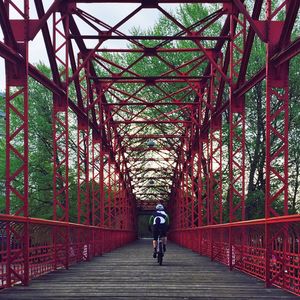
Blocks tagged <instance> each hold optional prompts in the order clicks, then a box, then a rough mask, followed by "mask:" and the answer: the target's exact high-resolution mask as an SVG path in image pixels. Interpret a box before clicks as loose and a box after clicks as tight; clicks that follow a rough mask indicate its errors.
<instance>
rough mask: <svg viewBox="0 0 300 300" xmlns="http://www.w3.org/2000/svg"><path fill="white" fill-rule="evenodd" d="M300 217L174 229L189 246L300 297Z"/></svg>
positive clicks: (176, 237)
mask: <svg viewBox="0 0 300 300" xmlns="http://www.w3.org/2000/svg"><path fill="white" fill-rule="evenodd" d="M299 221H300V216H299V215H291V216H285V217H274V218H270V219H259V220H252V221H244V222H235V223H228V224H220V225H209V226H203V227H198V228H193V229H184V230H174V231H172V232H171V234H170V238H171V239H172V240H173V241H174V242H176V243H178V244H180V245H182V246H184V247H187V248H189V249H192V250H193V251H195V252H197V253H199V254H200V255H205V256H208V257H210V258H211V260H212V261H218V262H220V263H223V264H225V265H227V266H228V267H229V268H230V269H237V270H240V271H242V272H245V273H247V274H249V275H251V276H254V277H257V278H259V279H261V280H264V281H265V283H266V286H270V285H274V286H277V287H280V288H283V289H285V290H287V291H289V292H292V293H294V294H296V295H298V296H300V223H299Z"/></svg>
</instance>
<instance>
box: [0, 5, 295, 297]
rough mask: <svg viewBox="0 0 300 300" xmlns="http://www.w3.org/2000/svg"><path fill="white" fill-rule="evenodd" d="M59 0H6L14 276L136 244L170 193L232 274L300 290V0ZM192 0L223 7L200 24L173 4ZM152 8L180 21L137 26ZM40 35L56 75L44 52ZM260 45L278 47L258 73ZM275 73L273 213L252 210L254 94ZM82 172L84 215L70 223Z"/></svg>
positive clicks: (268, 129)
mask: <svg viewBox="0 0 300 300" xmlns="http://www.w3.org/2000/svg"><path fill="white" fill-rule="evenodd" d="M45 2H46V1H42V0H34V1H33V0H32V1H29V0H23V1H12V0H0V26H1V33H2V40H1V41H0V56H1V57H2V61H5V72H1V76H4V73H5V79H6V87H5V97H4V98H5V108H4V111H5V114H6V115H5V125H6V139H5V140H6V147H5V149H6V153H0V155H1V158H2V159H1V160H0V162H1V163H3V162H4V164H5V170H6V171H5V172H6V173H5V184H4V185H3V186H1V188H3V187H4V186H5V191H4V192H3V190H1V193H3V194H4V195H5V196H4V198H5V199H6V200H5V201H6V202H5V207H6V208H5V211H3V214H0V220H1V228H0V230H1V232H0V234H1V248H0V254H1V261H0V279H1V282H0V285H1V287H2V288H9V287H11V286H12V285H14V284H16V283H20V282H21V283H22V284H24V285H28V284H29V283H30V280H32V279H33V278H36V277H38V276H40V275H42V274H45V273H48V272H51V271H53V270H56V269H58V268H68V267H69V266H70V265H72V264H75V263H77V262H80V261H85V260H91V259H92V258H93V257H94V256H99V255H101V254H102V253H104V252H108V251H111V250H113V249H115V248H116V247H120V246H122V245H125V244H127V243H129V242H132V241H133V240H135V239H136V237H137V235H136V232H137V221H136V220H137V216H138V214H139V213H140V212H141V211H143V210H145V209H146V210H149V209H153V208H154V205H155V204H156V203H157V202H162V203H164V204H165V205H166V207H167V210H168V212H169V214H170V216H171V220H172V222H171V231H170V239H171V240H172V241H174V242H176V243H178V244H180V245H183V246H185V247H187V248H190V249H192V250H194V251H195V252H197V253H199V254H201V255H203V256H208V257H210V258H211V259H212V260H215V261H218V262H220V263H222V264H225V265H227V266H228V272H229V271H230V270H232V269H236V270H240V271H242V272H245V273H247V274H249V275H251V276H255V277H257V278H259V279H261V280H263V281H264V282H265V284H266V286H272V285H274V286H277V287H280V288H282V289H285V290H288V291H290V292H292V293H294V294H296V295H300V272H299V268H300V244H299V238H300V222H299V221H300V216H299V215H295V214H293V215H289V209H288V208H289V197H288V192H289V178H288V175H289V170H288V164H289V159H288V144H289V141H288V132H289V131H288V129H289V124H288V123H289V122H288V117H289V64H290V60H291V59H292V58H293V57H295V56H296V55H297V54H298V53H299V52H300V38H299V37H298V38H292V33H293V29H294V24H295V23H296V20H297V18H299V5H300V1H297V0H278V1H275V0H255V1H254V0H253V1H243V0H207V1H204V0H182V1H179V0H142V1H141V0H110V1H108V0H107V1H106V0H98V1H96V0H81V1H80V0H78V1H77V0H64V1H63V0H53V1H49V2H50V4H49V5H45ZM106 2H109V3H111V4H112V7H116V5H117V6H118V7H119V8H120V7H128V5H129V4H130V5H133V6H130V7H133V9H132V10H131V11H130V12H129V13H126V15H125V16H124V17H123V18H121V19H119V20H117V21H116V22H114V24H108V23H107V22H104V21H103V20H101V19H100V18H99V17H98V12H100V11H103V10H104V11H105V10H106V11H107V15H108V16H109V15H111V16H113V15H114V10H113V8H108V3H106ZM185 3H200V4H201V5H202V4H203V5H204V4H205V5H206V7H208V6H210V11H211V13H210V14H209V15H208V16H205V17H204V18H199V20H197V22H196V23H194V24H192V25H190V26H185V25H183V22H182V21H181V20H178V19H177V18H174V17H173V16H172V14H171V13H170V12H169V10H168V9H167V8H166V7H167V6H168V5H171V4H185ZM124 11H126V10H124ZM145 11H146V12H149V13H152V12H153V11H157V12H158V13H159V14H160V15H162V16H164V17H165V18H166V19H167V20H168V22H169V23H170V24H172V26H173V27H172V28H173V29H174V28H176V30H175V31H174V32H176V33H175V34H173V32H172V34H170V33H168V32H166V33H165V34H163V35H159V34H157V35H152V34H148V35H147V34H145V33H143V34H131V33H130V34H129V33H128V32H127V31H123V29H124V26H125V25H126V24H127V23H128V22H130V21H131V20H134V18H135V17H136V16H137V15H138V14H140V13H142V12H143V13H145ZM135 25H138V24H135ZM213 27H214V28H217V29H214V30H211V28H213ZM216 30H218V32H217V34H216ZM212 33H213V34H212ZM38 38H40V40H41V42H40V44H39V46H38V47H41V48H42V47H44V48H45V49H46V53H47V55H46V56H47V58H46V57H45V60H47V61H48V62H49V68H50V69H51V75H50V76H46V75H45V74H43V73H42V72H41V71H40V70H39V69H38V68H37V67H36V66H35V65H33V63H32V62H31V60H30V57H31V56H30V55H31V51H33V49H32V47H31V44H32V43H34V41H35V40H36V39H38ZM116 41H117V42H119V44H118V43H116ZM256 41H257V42H258V43H261V44H262V45H263V46H264V48H265V63H264V65H261V66H256V71H255V72H252V73H251V72H250V71H249V60H250V57H251V51H252V49H253V47H254V44H255V42H256ZM112 42H115V44H116V45H121V43H120V42H122V43H123V44H122V45H124V42H125V44H126V46H125V47H123V46H117V47H114V46H111V45H113V43H112ZM179 42H180V43H179ZM178 45H180V47H178ZM125 57H127V59H125ZM152 65H153V66H163V67H162V68H161V69H159V68H155V67H152V68H151V66H152ZM161 70H163V71H161ZM29 80H34V81H35V82H38V83H39V84H40V85H42V86H43V87H44V88H45V89H47V90H49V91H50V92H51V94H52V95H53V107H52V116H51V120H52V121H51V122H52V134H53V138H52V141H53V145H52V147H53V194H52V195H51V197H52V199H50V200H51V201H52V202H53V219H52V220H49V219H40V218H34V217H32V216H30V214H29V209H30V206H29V201H28V198H29V184H30V180H31V172H32V171H31V169H30V167H29V165H30V161H29V149H30V143H34V141H31V140H30V139H29V134H28V132H29V128H30V124H31V120H30V118H29V114H28V108H29V105H30V88H29V86H30V85H29V84H28V82H29ZM261 82H264V85H263V86H264V88H265V95H266V96H265V98H264V99H263V101H264V102H265V104H266V105H265V106H266V110H265V120H264V122H265V148H266V152H265V169H264V170H265V174H264V176H265V200H264V204H265V206H264V207H265V209H264V214H265V217H264V218H262V219H249V218H248V219H246V212H245V199H246V196H247V195H246V183H247V180H248V177H249V173H248V169H247V160H246V153H245V151H246V149H245V143H246V139H247V132H246V131H247V128H246V115H247V106H246V105H245V97H246V95H247V93H248V92H249V91H250V90H251V89H252V88H254V87H255V86H256V85H257V84H259V83H261ZM40 101H43V99H40ZM16 120H17V121H16ZM279 123H280V124H281V126H278V124H279ZM225 127H226V130H228V132H229V134H228V137H229V138H228V139H227V140H226V141H225V138H224V136H225V135H224V130H225ZM74 128H76V129H75V130H76V132H75V133H74ZM71 129H72V130H73V131H72V132H71ZM71 134H72V135H77V139H76V141H77V142H76V143H77V145H76V149H77V151H76V155H74V153H73V152H71V145H70V135H71ZM72 147H73V145H72ZM4 158H5V159H4ZM13 159H14V160H16V159H17V161H18V163H17V164H15V163H14V164H13V163H12V160H13ZM74 169H76V172H77V173H76V178H77V204H76V211H77V222H70V210H71V205H74V204H73V203H71V201H70V197H71V195H70V194H69V187H70V182H69V177H70V172H71V170H72V171H73V170H74ZM278 203H280V204H281V205H280V207H283V210H282V209H279V208H278V207H279V205H278ZM225 207H226V209H225ZM225 211H226V212H228V213H227V217H226V219H225V218H224V214H225ZM104 241H105V243H104Z"/></svg>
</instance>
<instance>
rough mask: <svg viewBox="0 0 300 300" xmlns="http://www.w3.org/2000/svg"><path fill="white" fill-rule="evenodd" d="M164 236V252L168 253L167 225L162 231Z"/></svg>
mask: <svg viewBox="0 0 300 300" xmlns="http://www.w3.org/2000/svg"><path fill="white" fill-rule="evenodd" d="M162 236H163V238H162V242H163V250H164V252H166V250H167V248H166V247H167V241H168V240H167V227H166V225H165V224H164V226H163V230H162Z"/></svg>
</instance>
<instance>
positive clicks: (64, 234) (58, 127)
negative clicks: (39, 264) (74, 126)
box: [52, 5, 72, 268]
mask: <svg viewBox="0 0 300 300" xmlns="http://www.w3.org/2000/svg"><path fill="white" fill-rule="evenodd" d="M71 8H72V5H70V6H69V5H66V6H65V7H64V10H62V11H61V12H60V13H58V12H55V13H54V14H53V49H54V52H55V60H56V61H57V65H58V67H59V70H60V73H59V76H60V81H61V82H62V83H63V87H64V92H65V94H64V95H62V96H58V95H57V94H53V115H52V119H53V124H52V128H53V152H54V153H53V155H54V159H53V197H54V199H53V219H54V220H56V221H65V222H69V120H68V106H69V43H70V41H69V13H70V9H71ZM69 234H70V233H69V228H68V227H64V228H55V230H54V261H55V262H54V263H55V267H59V266H60V264H62V265H63V266H64V267H65V268H68V267H69V244H70V240H69ZM61 252H64V254H61ZM61 258H62V259H63V261H60V259H61Z"/></svg>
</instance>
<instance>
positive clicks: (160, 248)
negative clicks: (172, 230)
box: [156, 234, 164, 266]
mask: <svg viewBox="0 0 300 300" xmlns="http://www.w3.org/2000/svg"><path fill="white" fill-rule="evenodd" d="M156 254H157V262H158V263H159V265H160V266H161V265H162V262H163V257H164V251H163V242H162V238H161V235H160V234H159V235H158V239H157V246H156Z"/></svg>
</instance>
